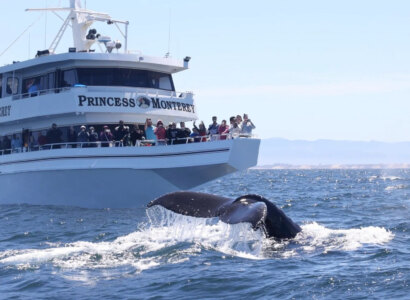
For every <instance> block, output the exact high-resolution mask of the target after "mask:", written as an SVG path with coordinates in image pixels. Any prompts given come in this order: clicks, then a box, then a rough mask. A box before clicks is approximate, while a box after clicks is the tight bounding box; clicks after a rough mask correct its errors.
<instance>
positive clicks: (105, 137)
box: [100, 125, 114, 147]
mask: <svg viewBox="0 0 410 300" xmlns="http://www.w3.org/2000/svg"><path fill="white" fill-rule="evenodd" d="M113 140H114V136H113V135H112V133H111V130H110V128H109V127H108V126H107V125H104V127H103V130H102V131H101V132H100V141H101V147H109V146H110V144H111V142H112V141H113Z"/></svg>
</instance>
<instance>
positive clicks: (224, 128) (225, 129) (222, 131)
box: [218, 120, 229, 140]
mask: <svg viewBox="0 0 410 300" xmlns="http://www.w3.org/2000/svg"><path fill="white" fill-rule="evenodd" d="M218 133H219V135H220V139H221V140H226V136H227V135H228V134H229V125H226V120H222V123H221V125H219V128H218Z"/></svg>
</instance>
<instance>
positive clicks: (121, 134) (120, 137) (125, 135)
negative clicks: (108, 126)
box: [114, 120, 130, 146]
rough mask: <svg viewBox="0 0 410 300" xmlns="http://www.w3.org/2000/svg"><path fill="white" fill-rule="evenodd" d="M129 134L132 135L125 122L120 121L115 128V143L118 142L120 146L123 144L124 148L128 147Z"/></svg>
mask: <svg viewBox="0 0 410 300" xmlns="http://www.w3.org/2000/svg"><path fill="white" fill-rule="evenodd" d="M129 134H130V129H129V127H128V126H125V125H124V121H122V120H121V121H120V122H119V125H118V126H117V127H115V133H114V136H115V141H116V142H118V145H116V146H120V145H121V144H122V145H123V146H128V142H129Z"/></svg>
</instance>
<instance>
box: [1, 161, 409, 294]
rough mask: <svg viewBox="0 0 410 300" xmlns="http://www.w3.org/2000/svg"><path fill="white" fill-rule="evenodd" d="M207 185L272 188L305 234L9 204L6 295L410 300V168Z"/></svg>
mask: <svg viewBox="0 0 410 300" xmlns="http://www.w3.org/2000/svg"><path fill="white" fill-rule="evenodd" d="M199 191H202V192H209V193H214V194H219V195H223V196H228V197H237V196H240V195H243V194H247V193H256V194H260V195H263V196H264V197H266V198H268V199H270V200H271V201H272V202H274V203H275V204H276V205H278V206H279V207H281V208H282V209H283V211H284V212H285V213H286V214H287V215H288V216H289V217H290V218H292V219H293V221H295V222H297V223H298V224H300V225H301V227H302V232H300V233H299V234H298V235H297V236H296V238H295V239H292V240H287V241H283V242H278V241H275V240H274V239H267V238H265V237H264V235H263V234H262V233H261V232H260V231H254V230H253V229H252V228H251V227H250V225H249V224H246V223H244V224H237V225H228V224H225V223H222V222H220V221H218V220H217V219H200V218H192V217H186V216H180V215H176V214H174V213H171V212H169V211H166V210H165V209H163V208H158V207H154V208H150V209H149V210H146V209H144V208H141V209H108V208H107V209H101V210H98V209H84V208H72V207H59V206H30V205H3V206H0V298H2V299H36V298H41V299H93V298H101V299H173V298H176V299H220V298H223V299H409V298H410V286H409V285H410V235H409V232H410V218H409V217H410V170H388V169H387V170H380V169H378V170H248V171H246V172H241V173H236V174H233V175H230V176H228V177H224V178H222V179H220V180H217V181H214V182H212V183H210V184H209V185H207V186H206V187H204V188H201V189H200V190H199ZM21 192H29V191H24V189H22V191H21ZM118 196H119V197H126V196H127V195H121V194H120V193H119V195H118ZM33 197H40V195H33Z"/></svg>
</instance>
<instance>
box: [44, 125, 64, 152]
mask: <svg viewBox="0 0 410 300" xmlns="http://www.w3.org/2000/svg"><path fill="white" fill-rule="evenodd" d="M62 135H63V133H62V132H61V130H60V129H59V128H57V124H56V123H53V124H52V125H51V128H50V129H49V130H48V131H47V142H48V143H49V144H59V143H61V136H62ZM59 148H61V146H60V145H54V146H51V149H59Z"/></svg>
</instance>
